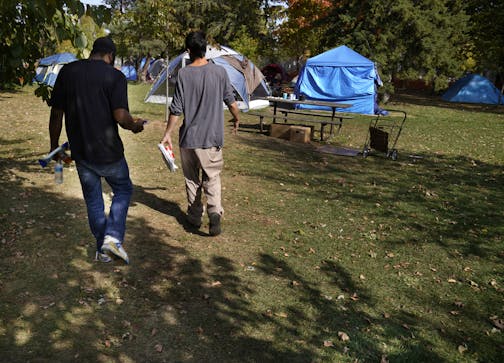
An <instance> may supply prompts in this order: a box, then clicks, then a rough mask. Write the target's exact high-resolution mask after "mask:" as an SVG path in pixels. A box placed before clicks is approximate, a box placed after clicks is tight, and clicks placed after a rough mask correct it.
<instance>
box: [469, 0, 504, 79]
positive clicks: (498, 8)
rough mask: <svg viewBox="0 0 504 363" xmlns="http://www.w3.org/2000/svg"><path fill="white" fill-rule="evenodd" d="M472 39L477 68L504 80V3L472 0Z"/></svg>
mask: <svg viewBox="0 0 504 363" xmlns="http://www.w3.org/2000/svg"><path fill="white" fill-rule="evenodd" d="M467 12H468V13H469V14H470V15H471V25H472V26H471V30H470V33H471V37H472V41H473V44H474V57H475V58H476V59H477V68H478V69H479V70H481V71H484V70H489V71H492V72H493V73H494V74H498V75H500V77H501V81H502V80H503V79H504V37H503V36H502V35H503V34H504V2H502V1H485V0H471V1H469V2H468V4H467Z"/></svg>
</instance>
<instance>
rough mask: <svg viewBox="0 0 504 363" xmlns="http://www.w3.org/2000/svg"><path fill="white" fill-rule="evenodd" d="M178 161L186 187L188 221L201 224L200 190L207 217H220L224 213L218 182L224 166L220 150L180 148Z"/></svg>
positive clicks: (219, 182)
mask: <svg viewBox="0 0 504 363" xmlns="http://www.w3.org/2000/svg"><path fill="white" fill-rule="evenodd" d="M180 161H181V163H182V170H183V172H184V178H185V185H186V193H187V203H188V206H187V217H188V219H189V220H190V221H191V222H192V223H194V224H198V223H201V218H202V216H203V203H202V202H201V192H202V190H203V191H204V192H205V196H206V199H207V213H208V215H210V214H211V213H218V214H220V215H222V214H223V213H224V209H223V208H222V204H221V180H220V174H221V171H222V168H223V166H224V159H223V157H222V148H216V147H212V148H209V149H185V148H180ZM200 174H201V175H200Z"/></svg>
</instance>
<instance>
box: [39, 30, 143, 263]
mask: <svg viewBox="0 0 504 363" xmlns="http://www.w3.org/2000/svg"><path fill="white" fill-rule="evenodd" d="M115 53H116V47H115V45H114V42H113V41H112V39H110V38H108V37H103V38H98V39H96V41H95V42H94V44H93V50H92V51H91V55H90V57H89V59H85V60H80V61H77V62H73V63H69V64H67V65H65V66H64V67H63V68H62V69H61V71H60V72H59V74H58V78H57V79H56V84H55V85H54V89H53V92H52V97H51V116H50V120H49V134H50V138H51V150H54V149H55V148H56V147H58V145H59V137H60V134H61V130H62V125H63V115H64V116H65V129H66V133H67V136H68V141H69V143H70V149H71V152H72V159H73V160H75V163H76V165H77V171H78V173H79V179H80V182H81V186H82V192H83V195H84V200H85V201H86V206H87V213H88V219H89V226H90V228H91V232H92V234H93V236H94V237H95V239H96V259H97V260H99V261H102V262H110V261H111V258H110V257H111V256H112V255H115V256H117V257H120V258H122V259H123V260H124V261H125V262H126V263H129V258H128V254H127V253H126V251H125V250H124V248H123V247H122V243H123V240H124V234H125V230H126V216H127V214H128V208H129V203H130V199H131V195H132V192H133V185H132V182H131V179H130V177H129V169H128V164H127V162H126V159H125V158H124V147H123V143H122V141H121V138H120V136H119V130H118V125H119V126H121V127H122V128H124V129H127V130H131V131H132V132H134V133H138V132H141V131H142V130H143V121H142V120H139V119H133V117H132V116H131V115H130V113H129V108H128V94H127V82H126V77H125V76H124V75H123V74H122V73H121V72H120V71H119V70H117V69H115V68H114V67H113V65H114V59H115ZM102 177H103V178H105V180H106V181H107V183H108V184H109V185H110V187H111V188H112V191H113V193H114V196H113V198H112V204H111V206H110V212H109V215H108V217H107V216H106V214H105V211H104V203H103V196H102V185H101V178H102Z"/></svg>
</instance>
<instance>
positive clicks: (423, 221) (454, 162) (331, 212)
mask: <svg viewBox="0 0 504 363" xmlns="http://www.w3.org/2000/svg"><path fill="white" fill-rule="evenodd" d="M242 141H243V142H244V143H246V144H247V145H249V146H250V147H252V148H254V149H255V151H254V154H255V155H257V157H258V158H259V159H262V160H268V161H267V163H268V164H267V165H264V166H261V165H254V167H252V166H247V165H246V163H245V162H244V161H243V165H240V171H241V172H243V173H245V174H246V175H248V176H250V177H254V178H258V179H259V180H264V181H266V182H267V185H274V186H278V187H276V190H275V193H277V194H281V197H279V198H281V199H282V200H286V199H288V200H287V201H286V202H285V205H288V206H289V207H288V208H289V209H290V210H303V208H307V209H310V210H313V209H315V208H317V205H316V202H314V203H312V204H309V202H306V201H310V200H314V201H319V203H320V204H319V205H318V208H317V210H319V209H320V211H319V214H318V215H317V216H313V218H314V219H315V220H317V221H320V220H321V221H323V222H324V223H327V224H329V225H332V224H336V223H337V222H336V221H338V218H337V217H338V216H339V217H340V218H341V219H344V220H346V221H349V220H355V221H361V223H360V224H359V223H355V225H356V231H355V233H354V234H353V240H354V242H355V243H360V242H358V241H359V240H360V239H362V238H363V237H362V236H366V238H373V240H375V241H376V242H375V243H376V244H378V245H379V246H380V248H385V249H388V250H389V251H390V250H392V251H395V250H398V251H401V253H402V255H403V256H404V257H403V258H404V259H406V260H409V259H411V260H412V261H413V262H414V261H415V260H417V261H418V260H420V261H421V260H422V257H421V258H419V257H416V256H415V254H416V253H420V254H422V253H425V251H426V249H430V248H431V247H429V246H435V248H436V249H435V250H441V251H443V252H442V253H443V254H444V255H446V256H447V257H446V258H447V260H448V259H449V260H450V264H456V265H457V264H461V263H468V264H471V263H475V264H477V265H485V264H489V266H495V267H494V268H493V269H492V268H491V267H488V271H486V272H484V273H482V274H480V275H479V276H480V277H479V280H478V281H476V282H475V281H472V280H471V278H474V277H471V276H472V275H473V274H472V273H470V274H465V276H468V277H464V272H463V271H462V268H463V266H461V267H460V268H459V269H457V270H452V271H451V272H450V271H449V270H448V271H445V273H447V274H451V275H452V276H459V277H458V279H457V284H456V286H453V287H452V288H451V289H448V290H449V291H450V294H447V295H446V296H443V297H440V296H438V295H436V294H435V293H434V294H432V293H431V292H429V291H419V290H417V289H414V288H411V289H410V288H405V289H404V291H402V292H401V294H405V296H408V297H409V299H410V300H411V301H412V302H411V303H412V304H413V305H419V306H431V307H432V310H433V311H435V312H436V313H438V314H447V313H448V312H450V311H451V314H452V315H455V316H456V315H457V314H462V315H463V318H460V319H459V320H458V321H457V320H456V319H453V320H454V321H457V322H456V323H454V322H452V321H451V320H449V319H447V320H449V321H450V322H449V323H447V325H443V324H444V323H443V322H440V321H436V319H435V318H433V317H431V316H429V315H428V314H427V317H426V316H424V315H423V314H422V313H419V314H412V313H411V311H408V310H407V309H401V310H400V311H398V312H396V314H395V316H394V318H393V319H382V320H381V321H379V324H380V325H381V326H383V327H384V331H383V333H381V334H380V335H381V336H382V337H383V338H384V339H383V342H384V343H385V342H387V341H388V340H390V338H391V337H395V336H399V337H401V338H400V339H404V343H403V344H404V346H403V349H402V353H401V354H396V355H395V356H394V357H389V358H390V359H391V361H405V362H406V361H441V360H443V359H444V358H442V357H439V356H436V353H435V352H433V351H431V348H432V341H429V340H425V341H424V340H422V338H420V337H419V334H418V332H417V329H416V328H415V327H418V330H419V329H422V330H424V329H425V328H426V327H429V328H427V329H431V328H432V327H433V326H434V331H433V337H435V338H433V339H438V340H441V341H445V342H447V343H448V344H450V345H455V346H457V345H459V344H463V346H465V344H466V343H467V345H468V346H470V347H471V349H472V350H473V351H477V353H476V355H477V356H480V357H484V359H485V360H488V361H499V360H500V358H502V352H501V348H502V343H501V342H499V338H500V337H499V334H491V333H488V332H489V331H490V330H491V328H492V325H491V323H490V322H489V316H492V315H495V314H496V310H495V306H498V305H499V299H500V298H499V296H500V294H501V292H502V289H499V288H492V287H490V286H489V285H488V281H489V280H490V279H491V276H493V277H497V278H502V276H503V273H502V269H500V268H498V266H502V263H503V262H504V253H502V248H503V237H502V236H503V229H502V226H503V225H504V212H503V210H502V208H501V205H502V204H503V203H504V189H503V188H502V185H504V167H503V166H502V165H492V164H488V163H485V162H483V161H479V160H474V159H473V158H470V157H465V156H458V157H448V156H444V155H433V154H423V155H417V156H418V157H417V158H404V159H400V160H399V161H397V162H394V161H391V160H390V159H386V158H384V157H369V158H367V159H363V158H361V157H354V158H348V157H337V156H332V155H325V154H319V153H317V152H316V151H314V150H313V149H312V148H310V147H309V146H304V145H296V144H293V143H287V142H283V141H279V140H275V139H271V138H258V139H247V138H244V139H243V140H242ZM249 152H250V151H249ZM404 154H405V155H407V154H408V152H407V151H406V152H404ZM262 155H267V157H264V158H262V157H261V156H262ZM239 157H240V156H238V158H239ZM242 160H246V159H245V158H243V159H242ZM275 164H276V166H275ZM242 170H243V171H242ZM271 170H276V172H275V173H272V172H271ZM324 200H325V203H324ZM298 201H299V202H298ZM302 201H305V202H304V203H303V202H302ZM324 208H326V209H327V210H328V212H327V213H328V214H327V216H326V215H325V214H323V213H322V210H323V209H324ZM285 213H287V214H288V215H289V216H290V221H289V222H290V223H291V224H292V225H296V224H298V225H303V223H304V222H303V221H306V218H308V219H309V218H310V217H309V214H308V216H307V215H304V216H303V217H301V218H303V219H301V220H299V218H298V217H297V215H296V214H295V213H294V214H293V213H288V212H287V211H285ZM326 218H327V219H326ZM370 221H372V223H373V224H370V223H369V222H370ZM314 222H315V221H314ZM347 228H348V227H347ZM396 231H397V232H396ZM369 236H372V237H369ZM464 260H467V262H463V261H464ZM456 261H459V262H456ZM327 265H329V264H327ZM424 267H427V266H424ZM433 267H437V268H438V269H443V268H444V266H443V265H441V266H433ZM397 268H402V267H401V266H399V265H398V267H397ZM282 269H285V266H284V267H282ZM329 270H330V271H332V273H334V276H335V280H334V281H335V283H336V284H337V285H338V286H342V288H343V289H347V290H352V289H353V287H352V284H351V280H349V278H348V275H347V274H346V273H345V271H344V269H342V267H341V266H336V265H332V267H331V269H329ZM466 271H471V270H466ZM409 273H411V274H412V275H413V274H414V273H415V270H412V271H410V272H409ZM448 276H450V275H448ZM291 278H293V279H300V278H301V277H300V276H292V277H291ZM436 279H437V278H436V277H435V276H434V281H436ZM424 281H425V280H424ZM442 283H445V281H438V282H432V283H427V282H425V284H426V286H429V285H431V284H433V285H434V286H431V287H430V288H432V289H434V291H435V289H436V284H442ZM485 285H486V286H485ZM471 289H472V290H473V292H469V293H468V290H469V291H471ZM315 295H317V293H315ZM457 296H465V299H467V301H470V302H468V304H467V306H466V307H465V308H464V309H462V310H463V311H462V312H460V311H458V310H457V308H454V305H453V304H454V301H455V300H456V298H457ZM450 299H452V300H450ZM360 301H361V302H360V303H361V304H362V303H364V305H366V306H373V303H374V302H373V298H372V297H370V298H364V299H361V300H360ZM311 306H313V305H311ZM366 310H367V309H366ZM336 313H337V312H334V311H328V312H327V313H326V314H325V316H329V315H330V314H336ZM340 315H341V314H340ZM350 315H352V316H353V317H354V319H356V324H357V326H361V327H363V325H360V324H359V323H358V322H359V319H358V317H363V316H364V317H365V316H366V314H365V313H364V310H359V309H356V310H353V311H351V312H350ZM367 318H368V319H369V320H370V321H373V322H376V321H377V319H376V317H375V318H372V317H370V316H368V317H367ZM373 324H374V323H373ZM404 324H406V325H407V326H408V329H405V328H404ZM485 330H486V331H487V333H484V331H485ZM354 334H359V333H358V332H355V331H354ZM409 335H411V336H415V337H416V338H415V339H408V336H409ZM358 341H359V342H360V343H362V342H363V341H366V337H365V334H363V335H362V337H361V338H359V339H358ZM368 343H369V346H367V347H361V348H363V349H360V351H365V352H371V356H370V357H367V358H366V359H368V358H370V359H371V360H372V361H373V360H374V361H376V359H379V354H378V352H380V351H381V349H380V348H381V347H378V346H376V345H375V344H373V342H368ZM375 343H376V342H375ZM412 344H413V345H412ZM355 348H357V347H355ZM357 350H359V349H357Z"/></svg>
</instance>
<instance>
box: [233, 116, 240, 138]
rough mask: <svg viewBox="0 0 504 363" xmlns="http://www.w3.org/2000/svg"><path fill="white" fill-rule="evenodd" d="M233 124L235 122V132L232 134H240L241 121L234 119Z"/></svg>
mask: <svg viewBox="0 0 504 363" xmlns="http://www.w3.org/2000/svg"><path fill="white" fill-rule="evenodd" d="M233 122H234V124H233V131H232V132H233V135H237V134H238V127H239V126H240V120H238V119H236V118H235V119H233Z"/></svg>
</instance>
